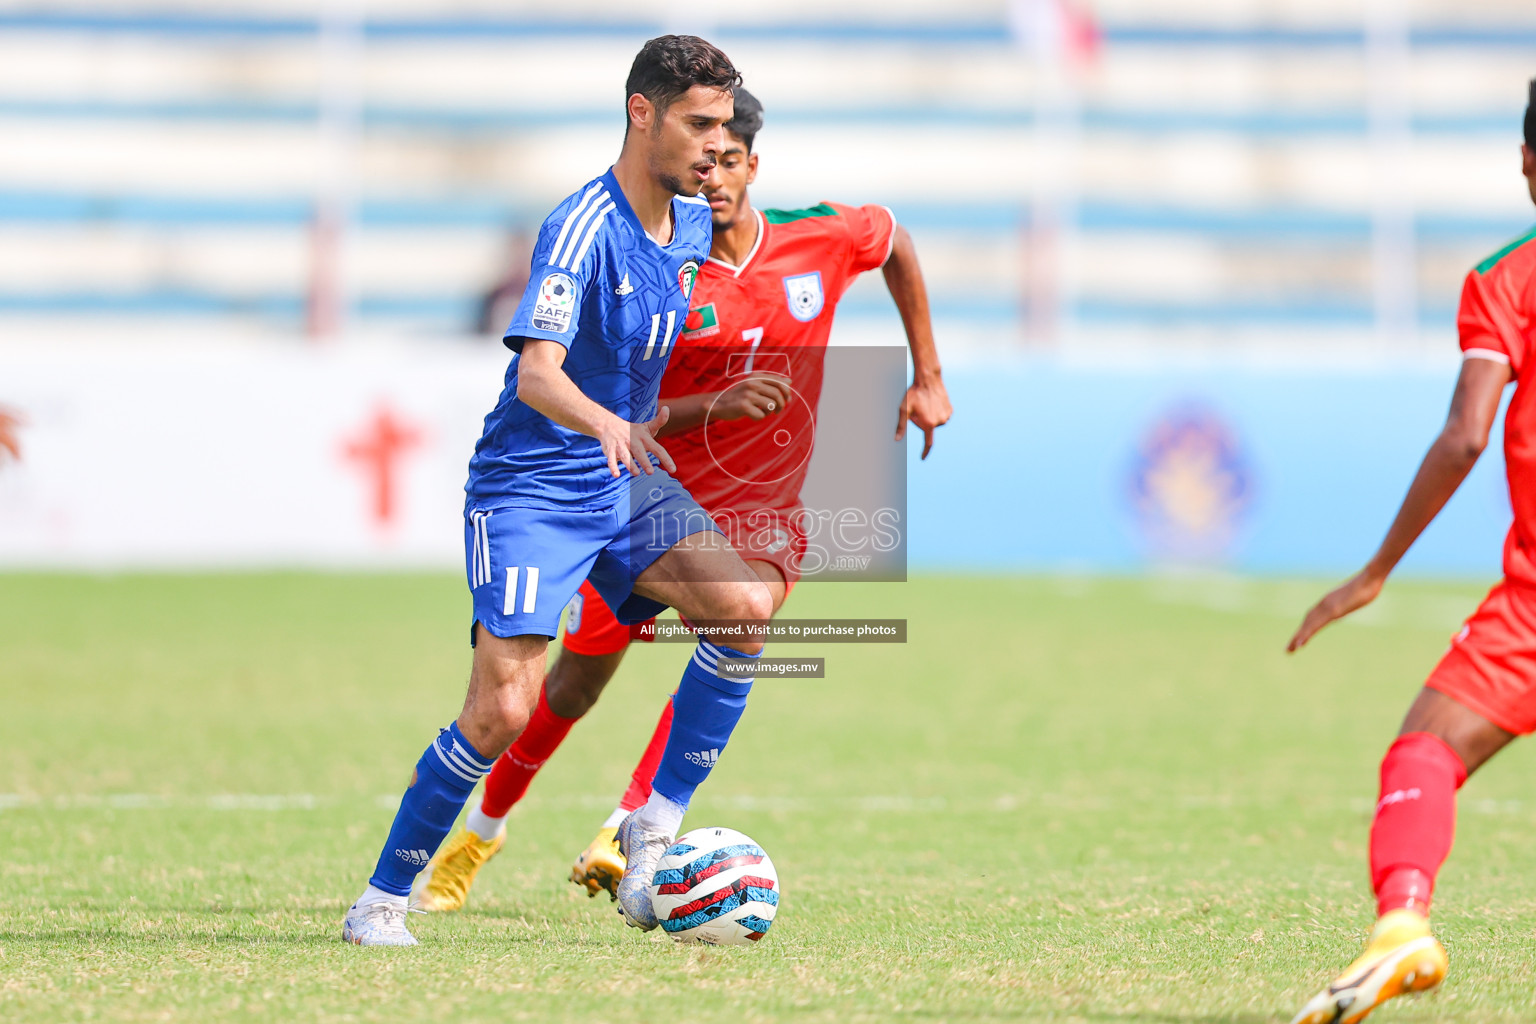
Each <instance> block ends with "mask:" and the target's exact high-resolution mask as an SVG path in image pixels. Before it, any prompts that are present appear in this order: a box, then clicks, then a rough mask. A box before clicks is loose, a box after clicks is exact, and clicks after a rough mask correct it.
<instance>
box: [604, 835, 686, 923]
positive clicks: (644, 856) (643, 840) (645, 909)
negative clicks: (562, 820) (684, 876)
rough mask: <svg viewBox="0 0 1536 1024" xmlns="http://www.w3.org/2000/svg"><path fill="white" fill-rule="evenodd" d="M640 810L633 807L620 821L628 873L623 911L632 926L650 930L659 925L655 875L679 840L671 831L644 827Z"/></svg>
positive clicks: (622, 887)
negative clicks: (653, 890)
mask: <svg viewBox="0 0 1536 1024" xmlns="http://www.w3.org/2000/svg"><path fill="white" fill-rule="evenodd" d="M639 813H640V812H639V811H631V812H630V813H629V815H628V817H626V818H625V819H624V820H623V821H621V822H619V853H620V854H621V855H622V856H623V857H624V877H623V878H621V879H619V887H618V892H617V893H616V894H615V895H617V897H618V900H619V915H620V916H621V917H623V918H624V923H625V924H627V925H629V926H630V927H631V928H639V929H640V930H641V931H646V932H648V931H650V930H651V929H652V928H655V927H656V910H655V908H654V907H652V906H651V879H652V878H654V877H655V875H656V863H657V861H659V860H661V855H662V854H664V853H666V852H667V847H669V846H671V845H672V844H673V843H674V842H676V841H677V837H676V836H674V835H672V834H671V833H670V832H653V831H651V830H649V829H643V828H641V827H640V823H639V822H638V821H637V820H636V816H637V815H638V814H639Z"/></svg>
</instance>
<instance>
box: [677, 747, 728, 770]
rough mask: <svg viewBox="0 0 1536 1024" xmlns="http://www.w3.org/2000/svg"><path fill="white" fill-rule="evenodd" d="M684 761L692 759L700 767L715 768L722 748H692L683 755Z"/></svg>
mask: <svg viewBox="0 0 1536 1024" xmlns="http://www.w3.org/2000/svg"><path fill="white" fill-rule="evenodd" d="M683 760H684V761H691V762H693V763H694V764H696V765H698V766H699V767H700V768H713V767H714V766H715V762H716V761H718V760H720V748H719V747H716V748H714V749H713V750H690V751H688V753H686V754H684V755H683Z"/></svg>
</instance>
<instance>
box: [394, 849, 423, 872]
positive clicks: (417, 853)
mask: <svg viewBox="0 0 1536 1024" xmlns="http://www.w3.org/2000/svg"><path fill="white" fill-rule="evenodd" d="M395 856H396V857H399V858H400V859H401V860H403V861H405V862H406V863H407V864H414V865H415V866H416V867H418V868H424V867H426V866H427V861H429V860H431V859H432V855H431V854H430V853H428V852H427V851H426V850H396V851H395Z"/></svg>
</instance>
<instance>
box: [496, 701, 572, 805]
mask: <svg viewBox="0 0 1536 1024" xmlns="http://www.w3.org/2000/svg"><path fill="white" fill-rule="evenodd" d="M577 721H578V720H577V719H575V718H561V717H560V716H559V715H557V714H555V713H554V712H553V711H551V710H549V702H548V701H547V700H545V699H544V691H543V690H540V691H539V703H538V704H537V705H535V706H534V709H533V714H532V715H530V716H529V717H528V727H527V728H525V729H524V730H523V734H522V735H521V736H519V737H518V738H517V742H515V743H513V744H512V749H510V750H508V751H507V752H506V753H505V754H502V755H501V757H499V758H497V759H496V767H494V768H492V769H491V774H490V775H487V776H486V778H485V795H484V796H482V797H481V798H480V812H481V813H482V814H484V815H485V816H486V817H489V818H504V817H506V815H507V812H508V811H510V810H511V809H512V805H513V804H515V803H517V802H518V801H519V800H521V799H522V798H523V794H524V793H526V792H528V784H529V783H530V782H532V781H533V777H534V776H535V775H537V774H538V773H539V769H540V768H543V767H544V762H545V761H548V760H549V758H550V755H552V754H553V753H554V752H555V750H556V749H557V748H558V747H559V746H560V744H561V743H562V742H563V741H564V740H565V737H566V735H567V734H569V733H570V731H571V726H573V725H575V724H576V722H577Z"/></svg>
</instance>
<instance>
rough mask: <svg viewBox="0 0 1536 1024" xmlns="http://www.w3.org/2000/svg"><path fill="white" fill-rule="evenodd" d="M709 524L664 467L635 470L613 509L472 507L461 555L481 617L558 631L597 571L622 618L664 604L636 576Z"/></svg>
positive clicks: (498, 630)
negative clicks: (641, 590) (643, 590)
mask: <svg viewBox="0 0 1536 1024" xmlns="http://www.w3.org/2000/svg"><path fill="white" fill-rule="evenodd" d="M710 531H713V532H715V533H719V532H720V528H719V527H718V526H716V525H715V521H714V520H713V519H711V518H710V517H709V513H708V512H705V511H704V509H702V508H700V507H699V503H698V502H696V501H694V500H693V497H692V496H691V495H689V493H688V492H687V491H686V490H685V489H684V488H683V485H682V484H680V483H678V482H677V481H676V480H674V479H673V478H672V477H671V475H670V474H668V473H667V472H666V471H665V470H662V469H657V470H656V472H655V473H654V474H652V475H651V476H640V477H636V478H633V479H632V480H631V481H630V487H629V492H628V497H627V498H626V499H625V500H622V501H620V502H619V504H617V505H615V506H613V507H612V508H605V509H593V510H582V509H572V508H568V507H560V506H558V505H556V504H554V503H551V502H533V501H529V502H520V503H519V502H514V503H510V504H507V505H499V506H497V507H496V508H490V509H477V508H471V509H469V510H468V511H467V512H466V513H465V517H464V554H465V560H466V566H465V570H466V574H467V575H468V578H469V589H470V593H471V594H472V595H473V597H474V603H475V621H477V622H479V623H480V625H482V626H484V627H485V628H486V629H487V630H489V631H490V632H491V633H493V634H495V635H496V636H501V637H508V636H524V635H529V634H534V635H543V636H547V637H551V638H553V637H554V636H555V634H556V633H557V632H558V630H559V625H560V614H561V612H563V611H564V610H565V606H566V605H567V604H569V603H570V601H571V598H573V597H575V596H576V591H577V590H579V589H580V588H581V581H582V580H591V581H592V585H593V586H594V587H596V588H597V592H598V593H599V594H601V595H602V598H603V600H604V601H606V602H607V603H608V607H610V608H612V609H613V610H614V614H615V615H617V616H618V618H619V621H620V622H624V623H630V622H643V621H644V620H646V619H649V618H653V617H654V616H655V615H656V614H657V613H659V612H661V611H663V610H664V609H665V608H666V605H664V604H661V603H660V602H657V601H652V600H650V599H649V598H644V597H641V596H640V595H638V594H636V593H634V592H633V589H634V584H635V579H636V578H637V577H638V576H639V575H640V574H641V573H642V572H644V571H645V570H646V569H648V568H650V566H651V564H652V563H653V562H655V561H656V560H657V559H658V558H660V557H661V556H662V555H664V554H666V552H667V550H668V549H669V548H671V547H673V546H674V545H675V544H677V543H678V542H679V541H681V540H683V539H684V538H685V537H690V536H692V535H694V534H697V533H704V532H710ZM470 639H471V643H473V639H474V630H473V627H471V630H470Z"/></svg>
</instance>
